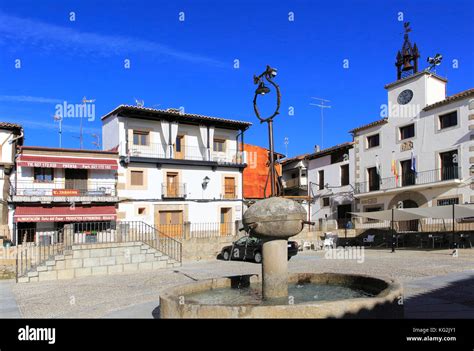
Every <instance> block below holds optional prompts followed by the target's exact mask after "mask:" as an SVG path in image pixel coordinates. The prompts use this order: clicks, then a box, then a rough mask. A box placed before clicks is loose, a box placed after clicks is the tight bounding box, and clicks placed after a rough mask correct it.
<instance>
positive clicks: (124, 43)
mask: <svg viewBox="0 0 474 351" xmlns="http://www.w3.org/2000/svg"><path fill="white" fill-rule="evenodd" d="M0 37H1V38H2V39H3V42H4V43H8V42H11V43H13V44H22V45H36V46H40V47H41V49H43V50H45V51H46V50H47V51H51V52H54V53H56V54H57V51H58V50H62V51H66V52H69V53H70V54H73V55H87V54H95V55H101V56H105V57H106V56H112V55H126V54H130V53H135V52H139V53H144V54H149V55H157V56H168V57H171V58H175V59H179V60H183V61H188V62H192V63H203V64H208V65H213V66H224V63H222V62H220V61H218V60H215V59H213V58H210V57H206V56H201V55H198V54H194V53H190V52H187V51H182V50H177V49H173V48H171V47H169V46H166V45H162V44H160V43H157V42H154V41H149V40H142V39H137V38H131V37H126V36H114V35H102V34H96V33H90V32H81V31H78V30H76V29H72V28H67V27H62V26H57V25H53V24H48V23H45V22H41V21H37V20H32V19H27V18H21V17H16V16H11V15H8V14H6V13H3V12H1V11H0ZM0 44H1V42H0Z"/></svg>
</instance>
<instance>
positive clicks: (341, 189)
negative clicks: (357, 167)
mask: <svg viewBox="0 0 474 351" xmlns="http://www.w3.org/2000/svg"><path fill="white" fill-rule="evenodd" d="M348 155H349V157H348V159H347V160H346V161H344V162H338V163H333V164H331V155H327V156H323V157H318V158H315V159H311V160H309V161H308V182H309V184H311V186H310V196H312V197H313V198H314V202H313V203H312V204H311V220H312V221H316V222H317V221H318V220H319V219H321V218H326V216H327V218H328V219H337V206H338V205H342V204H347V203H351V202H352V201H353V197H352V189H353V188H352V186H353V185H354V181H355V179H354V149H353V148H351V149H349V152H348ZM346 164H348V165H349V184H350V185H346V186H341V166H342V165H346ZM319 171H324V183H325V184H328V185H329V189H326V188H325V189H323V190H319ZM351 185H352V186H351ZM323 197H329V198H330V206H325V207H323V206H322V198H323Z"/></svg>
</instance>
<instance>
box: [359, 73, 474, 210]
mask: <svg viewBox="0 0 474 351" xmlns="http://www.w3.org/2000/svg"><path fill="white" fill-rule="evenodd" d="M446 83H447V81H446V79H444V78H442V77H440V76H437V75H436V74H434V73H431V72H429V71H426V70H425V71H422V72H418V73H415V74H413V75H411V76H408V77H406V78H403V79H400V80H397V81H395V82H394V83H391V84H388V85H386V86H385V88H386V89H387V95H388V104H387V106H388V110H387V111H388V117H386V118H384V119H381V120H378V121H376V122H373V123H370V124H368V125H365V126H361V127H358V128H356V129H354V130H352V131H351V132H352V134H353V136H354V149H355V193H354V196H355V198H356V199H357V200H358V201H357V207H358V208H357V210H358V211H375V210H386V209H391V208H394V207H405V208H408V207H425V206H440V205H449V204H464V203H470V202H474V196H473V195H474V193H473V189H474V186H473V185H472V174H473V171H472V169H471V166H472V164H473V163H474V162H473V161H474V158H473V156H474V153H473V152H474V144H473V137H474V136H473V133H472V131H473V130H474V104H473V101H474V89H470V90H466V91H464V92H461V93H459V94H456V95H453V96H450V97H446Z"/></svg>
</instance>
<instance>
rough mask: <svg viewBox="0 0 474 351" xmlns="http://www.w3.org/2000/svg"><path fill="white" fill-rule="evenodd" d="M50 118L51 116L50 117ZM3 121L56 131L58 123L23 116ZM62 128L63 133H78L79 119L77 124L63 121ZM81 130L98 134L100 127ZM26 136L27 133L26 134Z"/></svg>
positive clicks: (30, 127) (85, 132)
mask: <svg viewBox="0 0 474 351" xmlns="http://www.w3.org/2000/svg"><path fill="white" fill-rule="evenodd" d="M51 119H52V117H51ZM4 122H11V123H17V124H21V125H22V126H23V127H25V128H29V129H41V130H48V131H58V127H59V125H58V123H55V122H44V121H39V120H28V119H24V118H13V119H10V120H8V121H4ZM83 122H84V124H86V123H87V119H85V118H84V120H83ZM62 130H63V132H65V133H77V134H78V133H79V132H80V126H79V119H77V125H68V124H66V123H64V122H63V125H62ZM82 131H83V133H84V134H90V133H96V134H100V133H101V129H100V128H93V127H86V126H84V127H83V128H82ZM27 136H28V134H27Z"/></svg>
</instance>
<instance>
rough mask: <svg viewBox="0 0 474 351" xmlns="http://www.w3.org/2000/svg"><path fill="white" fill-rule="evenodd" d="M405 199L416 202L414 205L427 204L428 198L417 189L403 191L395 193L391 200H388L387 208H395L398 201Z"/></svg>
mask: <svg viewBox="0 0 474 351" xmlns="http://www.w3.org/2000/svg"><path fill="white" fill-rule="evenodd" d="M405 201H407V202H408V201H413V202H414V203H416V205H417V206H416V207H427V206H428V199H427V198H426V197H425V196H424V195H423V194H421V193H419V192H417V191H405V192H403V193H400V194H397V195H395V196H394V197H393V198H392V200H390V202H389V204H388V208H387V209H392V208H397V207H398V204H399V203H400V202H401V203H405Z"/></svg>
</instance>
